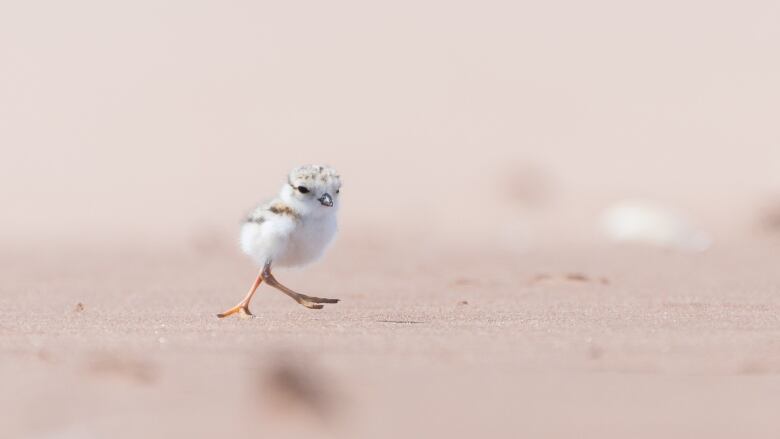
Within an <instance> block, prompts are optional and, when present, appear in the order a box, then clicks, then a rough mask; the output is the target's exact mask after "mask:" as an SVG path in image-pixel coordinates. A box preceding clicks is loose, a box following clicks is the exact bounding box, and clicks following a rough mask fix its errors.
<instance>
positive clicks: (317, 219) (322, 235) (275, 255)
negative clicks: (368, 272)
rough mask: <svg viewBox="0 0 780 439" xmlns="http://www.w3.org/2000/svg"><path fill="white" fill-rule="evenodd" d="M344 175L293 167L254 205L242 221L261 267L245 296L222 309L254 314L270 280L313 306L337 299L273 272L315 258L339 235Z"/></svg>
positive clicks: (244, 244) (244, 238)
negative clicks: (308, 291) (289, 283)
mask: <svg viewBox="0 0 780 439" xmlns="http://www.w3.org/2000/svg"><path fill="white" fill-rule="evenodd" d="M340 189H341V178H340V177H339V175H338V173H337V172H336V170H335V169H333V168H330V167H328V166H321V165H305V166H300V167H298V168H295V169H293V170H292V171H291V172H290V174H289V175H288V176H287V183H285V185H284V186H283V187H282V189H281V191H279V195H278V196H277V197H276V198H274V199H273V200H271V201H269V202H268V203H265V204H262V205H260V206H258V207H257V208H255V209H254V210H253V211H252V212H251V213H250V214H249V216H248V217H247V219H246V221H245V222H244V224H243V225H242V226H241V249H242V250H243V251H244V253H246V254H247V255H249V256H250V257H251V258H252V259H254V261H255V262H256V263H257V264H258V265H259V266H260V271H259V273H258V274H257V278H256V279H255V282H254V283H253V284H252V287H251V288H250V289H249V292H248V293H247V294H246V296H245V297H244V299H243V300H242V301H241V302H239V303H238V305H236V306H234V307H233V308H230V309H229V310H227V311H225V312H223V313H220V314H217V317H220V318H222V317H227V316H229V315H232V314H236V313H240V314H242V315H244V316H251V315H252V313H251V312H250V311H249V302H250V301H251V300H252V296H253V295H254V294H255V291H256V290H257V287H259V286H260V284H261V283H262V282H263V281H265V282H266V283H268V284H269V285H271V286H272V287H274V288H276V289H278V290H279V291H281V292H283V293H284V294H287V295H288V296H290V297H291V298H292V299H293V300H295V301H296V302H298V303H300V304H301V305H303V306H305V307H306V308H311V309H320V308H322V307H323V304H324V303H338V301H339V300H338V299H324V298H321V297H312V296H307V295H305V294H301V293H297V292H295V291H293V290H291V289H289V288H287V287H285V286H284V285H282V284H281V283H279V281H278V280H276V278H275V277H274V276H273V274H271V266H274V267H277V266H281V267H285V266H301V265H306V264H308V263H311V262H314V261H316V260H317V259H319V257H320V256H322V254H323V253H324V252H325V249H326V248H327V247H328V245H329V244H330V242H331V241H332V240H333V237H334V236H336V230H337V222H336V213H337V211H338V207H339V191H340Z"/></svg>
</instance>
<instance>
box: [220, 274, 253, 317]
mask: <svg viewBox="0 0 780 439" xmlns="http://www.w3.org/2000/svg"><path fill="white" fill-rule="evenodd" d="M261 283H263V270H260V272H259V273H257V279H255V283H253V284H252V288H250V289H249V292H248V293H246V296H245V297H244V300H242V301H241V302H239V303H238V305H236V306H234V307H233V308H230V309H229V310H227V311H225V312H221V313H219V314H217V317H219V318H220V319H221V318H224V317H227V316H231V315H233V314H235V313H239V312H240V313H241V316H243V317H252V316H253V314H252V313H251V312H250V311H249V302H251V301H252V296H254V295H255V291H257V287H259V286H260V284H261Z"/></svg>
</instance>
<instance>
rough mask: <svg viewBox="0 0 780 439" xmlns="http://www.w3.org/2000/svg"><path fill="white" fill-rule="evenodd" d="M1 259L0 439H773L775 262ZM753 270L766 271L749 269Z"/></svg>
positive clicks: (742, 252) (373, 255) (779, 363)
mask: <svg viewBox="0 0 780 439" xmlns="http://www.w3.org/2000/svg"><path fill="white" fill-rule="evenodd" d="M343 241H344V242H341V243H340V244H338V245H337V246H336V248H335V249H334V251H333V253H332V254H331V255H330V257H329V258H328V259H327V260H326V261H324V262H323V263H322V264H320V265H317V266H314V267H312V268H311V269H307V270H305V271H289V272H287V271H281V270H280V272H279V277H280V278H281V279H284V280H285V281H286V282H287V283H288V284H290V285H293V286H295V287H298V288H299V289H300V290H302V291H306V292H311V293H312V294H314V293H316V294H322V295H325V296H335V297H339V298H341V299H342V302H341V303H339V304H337V305H333V306H327V307H326V308H325V309H323V310H318V311H315V310H308V309H305V308H303V307H301V306H299V305H297V304H295V303H294V302H293V301H291V300H289V299H288V298H287V297H286V296H283V295H282V294H280V293H278V292H276V291H275V290H273V289H270V288H268V287H265V288H262V289H261V290H260V294H259V295H258V297H257V299H256V301H255V303H254V305H253V311H254V312H255V313H256V318H254V319H251V320H244V319H238V318H234V319H226V320H219V319H217V318H216V317H215V316H214V313H216V312H218V311H220V310H221V309H223V308H226V307H228V306H230V305H232V304H233V302H235V301H237V300H238V298H239V297H240V296H241V294H242V293H243V291H244V289H245V287H246V284H247V283H248V282H251V280H252V275H253V267H252V266H251V265H250V264H249V263H248V262H247V261H245V260H244V258H242V257H241V255H239V254H238V252H237V250H232V249H229V248H226V249H212V250H210V251H208V252H203V251H192V249H191V248H190V249H187V250H190V251H186V252H185V251H184V250H182V251H181V252H175V251H168V252H153V253H152V252H149V251H148V249H147V250H140V249H139V250H136V251H134V252H130V251H127V252H124V253H122V254H121V255H120V254H109V253H97V252H93V253H90V252H89V251H84V252H79V257H78V258H74V257H73V255H50V256H49V257H47V258H46V259H45V260H35V261H33V260H32V259H25V258H20V257H19V256H18V255H16V256H14V257H10V256H6V257H5V259H4V261H3V263H4V267H7V269H6V271H5V274H4V279H3V283H2V296H1V297H2V299H1V300H2V302H1V303H0V305H1V307H2V312H1V314H0V315H2V320H0V322H2V325H0V353H2V358H3V361H2V363H0V387H2V389H3V392H2V394H0V411H1V412H2V413H3V416H2V426H3V436H4V437H58V438H59V437H79V438H80V437H107V436H111V437H140V436H142V437H171V436H183V435H185V434H186V435H195V436H196V437H205V436H211V435H217V434H219V435H226V436H231V437H269V436H272V435H274V436H281V437H299V436H308V435H313V436H322V437H399V436H409V437H422V436H427V437H431V436H438V437H474V436H477V435H481V436H489V437H526V436H545V437H571V436H573V435H582V436H588V437H626V436H629V437H724V438H725V437H734V436H749V437H775V436H776V434H777V432H778V431H780V419H778V417H777V413H776V408H777V406H778V402H780V343H779V342H778V340H780V313H779V312H778V311H780V297H779V296H778V295H777V285H778V284H780V273H778V271H777V270H773V269H771V266H772V264H773V258H772V257H773V255H775V254H776V252H777V250H778V248H777V245H774V246H764V247H761V246H759V245H755V246H750V247H733V248H719V249H716V250H712V251H711V252H709V253H707V254H696V255H689V254H675V253H670V252H667V251H661V250H655V249H645V248H636V247H626V248H619V247H618V248H616V247H598V246H592V247H584V248H571V247H567V248H558V249H550V250H548V251H537V252H533V253H531V254H523V255H514V256H513V255H507V254H506V253H497V252H490V251H489V250H484V251H483V252H481V253H480V257H479V258H478V259H474V258H472V256H471V254H470V253H469V254H462V253H460V254H459V253H458V252H457V251H455V250H453V249H449V250H448V251H441V249H437V248H434V247H430V248H424V249H421V250H420V251H418V252H417V253H416V254H415V256H414V258H412V257H411V256H410V255H409V254H408V253H407V252H406V251H405V250H404V248H403V247H402V246H400V245H399V244H398V243H391V242H388V243H386V244H385V245H383V246H377V245H365V244H364V240H362V239H349V238H345V239H344V240H343ZM756 267H765V269H763V270H760V271H759V270H756Z"/></svg>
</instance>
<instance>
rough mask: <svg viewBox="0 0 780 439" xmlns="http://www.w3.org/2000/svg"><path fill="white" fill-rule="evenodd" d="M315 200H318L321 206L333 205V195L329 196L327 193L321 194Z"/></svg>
mask: <svg viewBox="0 0 780 439" xmlns="http://www.w3.org/2000/svg"><path fill="white" fill-rule="evenodd" d="M317 201H319V202H320V204H322V205H323V206H328V207H332V206H333V197H331V196H330V194H329V193H327V192H326V193H324V194H322V196H321V197H319V198H317Z"/></svg>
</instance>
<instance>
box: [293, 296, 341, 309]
mask: <svg viewBox="0 0 780 439" xmlns="http://www.w3.org/2000/svg"><path fill="white" fill-rule="evenodd" d="M298 303H300V304H301V305H303V306H305V307H306V308H309V309H322V308H323V307H324V306H325V305H322V304H323V303H339V299H326V298H322V297H312V296H307V295H305V294H300V296H299V297H298Z"/></svg>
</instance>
